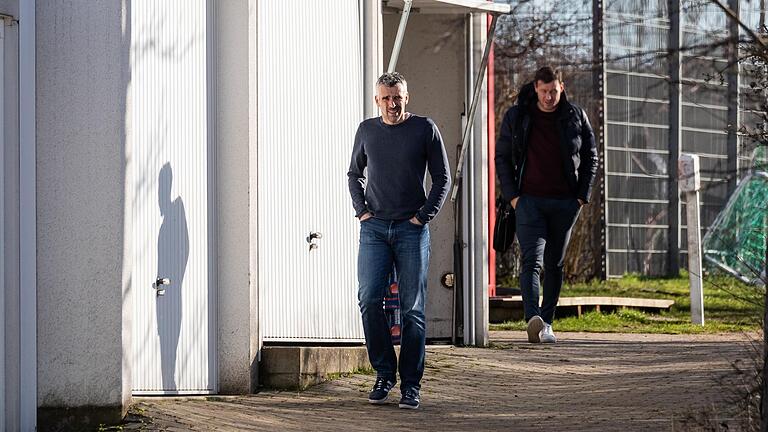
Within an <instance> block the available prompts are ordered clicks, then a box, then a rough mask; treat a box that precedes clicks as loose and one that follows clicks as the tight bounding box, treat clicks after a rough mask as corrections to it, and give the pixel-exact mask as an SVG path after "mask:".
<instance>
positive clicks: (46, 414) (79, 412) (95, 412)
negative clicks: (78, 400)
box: [0, 406, 128, 431]
mask: <svg viewBox="0 0 768 432" xmlns="http://www.w3.org/2000/svg"><path fill="white" fill-rule="evenodd" d="M127 411H128V407H127V406H126V407H123V406H98V407H88V406H87V407H77V408H48V407H46V408H38V409H37V430H38V431H93V430H98V429H99V425H108V424H116V423H119V422H120V421H122V419H123V417H124V416H125V414H126V412H127ZM0 429H2V428H0Z"/></svg>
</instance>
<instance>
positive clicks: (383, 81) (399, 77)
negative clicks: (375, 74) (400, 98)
mask: <svg viewBox="0 0 768 432" xmlns="http://www.w3.org/2000/svg"><path fill="white" fill-rule="evenodd" d="M398 84H402V85H403V87H406V88H407V87H408V83H407V82H405V77H404V76H403V74H401V73H400V72H387V73H385V74H383V75H382V76H380V77H379V79H377V80H376V85H377V86H380V85H383V86H385V87H394V86H396V85H398Z"/></svg>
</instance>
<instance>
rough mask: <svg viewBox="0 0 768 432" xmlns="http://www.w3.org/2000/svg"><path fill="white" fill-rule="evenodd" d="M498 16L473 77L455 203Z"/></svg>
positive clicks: (453, 194) (454, 186) (455, 178)
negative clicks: (475, 74) (472, 89)
mask: <svg viewBox="0 0 768 432" xmlns="http://www.w3.org/2000/svg"><path fill="white" fill-rule="evenodd" d="M498 18H499V17H498V15H495V14H494V15H493V19H492V20H491V25H490V27H488V36H487V38H486V42H485V50H484V51H483V60H482V61H481V62H480V69H479V70H478V71H477V77H475V89H474V90H475V91H474V94H473V95H472V104H471V106H470V108H469V115H468V116H467V123H466V124H465V125H464V133H463V137H462V139H461V152H460V153H459V160H458V162H457V163H456V175H455V176H454V180H453V191H452V192H451V202H456V195H457V194H458V193H459V182H460V181H461V176H462V168H463V165H464V157H465V156H466V153H467V143H468V141H469V132H470V131H471V130H472V121H473V119H474V118H475V111H476V110H477V101H478V99H479V98H480V88H481V84H482V82H483V78H484V77H485V68H486V67H487V66H488V55H489V54H490V52H491V45H493V35H494V32H495V31H496V21H497V20H498Z"/></svg>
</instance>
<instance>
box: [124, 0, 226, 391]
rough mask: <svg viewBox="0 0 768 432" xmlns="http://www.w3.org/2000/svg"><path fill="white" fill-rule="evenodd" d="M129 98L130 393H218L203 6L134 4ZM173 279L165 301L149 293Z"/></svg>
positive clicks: (182, 0) (171, 1) (200, 2)
mask: <svg viewBox="0 0 768 432" xmlns="http://www.w3.org/2000/svg"><path fill="white" fill-rule="evenodd" d="M130 25H131V34H132V41H131V56H130V61H131V83H130V90H129V98H130V101H129V104H130V114H129V116H130V122H129V125H128V130H129V145H130V147H131V154H132V160H131V161H130V164H131V167H132V173H131V178H132V179H133V190H132V196H130V199H132V200H133V202H132V205H133V218H132V219H133V220H132V222H131V223H132V227H133V239H132V245H133V276H132V287H133V299H134V303H133V324H132V325H133V328H132V329H133V335H132V338H133V391H134V394H156V393H165V394H169V393H170V394H173V393H176V394H183V393H209V392H213V391H215V390H216V389H215V370H216V369H215V359H216V356H215V351H214V348H215V343H214V342H215V341H214V336H215V332H214V331H211V328H212V327H213V328H215V327H214V325H215V314H214V310H215V293H214V287H213V284H212V283H210V282H209V279H210V271H211V264H210V257H209V251H210V250H211V248H210V242H211V235H212V230H211V221H210V216H209V188H210V187H211V185H210V181H209V176H208V174H209V170H210V165H211V163H212V160H211V145H210V143H209V135H210V131H209V110H208V106H209V95H208V88H209V85H208V83H209V74H208V59H209V52H208V27H207V26H208V3H207V2H206V0H195V1H189V0H166V1H162V2H158V1H154V0H139V1H134V2H133V3H132V6H131V23H130ZM158 277H159V278H169V279H170V280H171V283H170V284H169V285H168V286H166V287H165V295H163V296H158V295H156V293H155V290H154V289H153V287H152V283H153V282H154V281H155V279H156V278H158Z"/></svg>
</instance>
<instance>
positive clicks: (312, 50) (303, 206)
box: [258, 0, 364, 341]
mask: <svg viewBox="0 0 768 432" xmlns="http://www.w3.org/2000/svg"><path fill="white" fill-rule="evenodd" d="M258 7H259V11H258V25H259V28H258V32H259V33H258V38H259V39H258V40H259V42H258V65H259V73H258V76H259V85H258V125H259V130H258V148H259V150H258V151H259V155H258V159H259V164H258V170H259V171H258V182H259V191H258V193H259V293H260V298H261V301H260V302H259V304H260V306H261V312H260V315H259V316H260V325H261V328H262V336H263V338H264V340H266V341H301V340H304V341H311V340H318V341H322V340H327V341H360V340H363V339H364V337H363V332H362V324H361V322H360V316H359V312H358V306H357V274H356V271H357V242H358V235H359V232H358V230H359V225H358V222H357V220H356V219H355V218H354V217H353V210H352V207H351V206H352V204H351V200H350V198H349V192H348V190H347V182H346V172H347V169H348V167H349V157H350V154H351V150H352V143H353V140H354V135H355V131H356V129H357V125H358V124H359V122H360V121H361V120H362V118H363V84H362V55H361V49H362V48H361V47H362V44H361V10H360V8H361V4H360V3H359V1H358V0H345V1H338V2H334V3H333V6H332V7H329V5H328V3H324V2H308V1H301V0H284V1H262V2H259V5H258ZM312 233H319V234H320V235H321V237H319V238H314V239H313V238H311V237H312ZM313 245H314V246H313Z"/></svg>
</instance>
